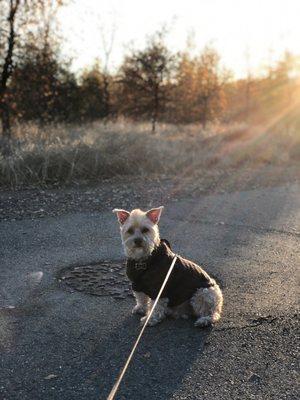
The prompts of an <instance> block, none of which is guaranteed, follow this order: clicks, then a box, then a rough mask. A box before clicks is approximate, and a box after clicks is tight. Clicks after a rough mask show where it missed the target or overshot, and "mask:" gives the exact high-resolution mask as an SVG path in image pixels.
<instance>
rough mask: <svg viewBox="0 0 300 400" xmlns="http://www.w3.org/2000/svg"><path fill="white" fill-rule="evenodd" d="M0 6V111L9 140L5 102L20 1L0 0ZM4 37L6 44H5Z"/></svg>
mask: <svg viewBox="0 0 300 400" xmlns="http://www.w3.org/2000/svg"><path fill="white" fill-rule="evenodd" d="M0 5H1V15H0V18H1V21H0V22H1V25H0V29H1V38H3V39H2V41H1V48H0V49H1V55H2V57H3V58H2V57H1V58H2V59H3V61H2V62H1V82H0V111H1V120H2V132H3V136H4V137H6V138H8V139H10V136H11V130H10V118H9V105H8V100H7V96H6V94H7V88H8V81H9V78H10V77H11V75H12V72H13V66H14V60H13V55H14V48H15V44H16V20H17V18H18V13H19V11H20V5H21V0H9V1H5V0H2V1H1V2H0ZM5 36H6V43H5Z"/></svg>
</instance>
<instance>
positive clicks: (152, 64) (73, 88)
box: [0, 0, 299, 138]
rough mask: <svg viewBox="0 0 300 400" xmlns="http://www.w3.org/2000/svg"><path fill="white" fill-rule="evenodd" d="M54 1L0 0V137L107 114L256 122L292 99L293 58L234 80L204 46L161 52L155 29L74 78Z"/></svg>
mask: <svg viewBox="0 0 300 400" xmlns="http://www.w3.org/2000/svg"><path fill="white" fill-rule="evenodd" d="M63 4H64V2H63V1H59V0H0V74H1V75H0V79H1V82H0V117H1V121H2V135H3V136H4V137H7V138H10V137H11V126H12V124H13V123H14V122H15V121H38V122H40V123H48V122H52V121H58V122H59V121H66V122H79V123H83V122H86V121H91V120H96V119H103V120H105V121H106V120H108V119H115V118H118V117H119V116H125V117H127V118H130V119H131V120H144V121H150V122H151V126H152V131H153V132H154V131H155V129H156V124H157V122H161V121H162V122H172V123H182V124H183V123H184V124H187V123H200V124H202V125H203V126H204V127H205V126H206V125H207V123H209V122H214V121H216V120H218V121H243V120H247V119H249V118H256V119H257V120H259V119H263V118H266V117H269V116H271V115H273V114H274V113H275V112H278V111H280V110H282V109H283V108H284V109H285V108H289V107H290V108H292V107H293V104H295V98H297V97H299V83H298V82H299V81H298V77H299V75H298V74H299V71H295V65H296V63H295V57H294V56H292V55H291V54H289V53H285V54H284V55H283V57H282V59H281V60H279V61H278V62H277V63H276V65H272V66H269V67H268V68H267V70H266V73H265V74H264V75H263V76H253V75H252V74H251V73H250V72H249V74H248V76H247V77H246V78H243V79H234V77H233V74H232V73H231V72H230V71H229V70H227V69H225V68H223V67H222V65H221V60H220V56H219V54H218V53H217V51H216V50H215V49H214V48H213V47H212V46H206V47H205V48H204V49H203V50H202V51H201V52H200V54H197V55H195V54H194V53H193V52H191V51H190V50H189V49H188V48H187V49H186V50H184V51H182V52H180V53H173V52H171V51H170V49H168V47H167V45H166V42H165V34H164V32H163V31H161V32H158V33H156V34H154V35H153V36H152V37H151V38H149V40H148V42H147V43H146V45H145V48H143V49H131V50H130V51H128V53H127V55H126V56H125V57H124V60H123V62H122V65H121V66H120V67H119V69H118V71H116V72H114V73H111V72H109V70H108V69H107V67H106V65H104V64H105V63H104V64H103V65H102V64H101V60H100V61H97V62H95V64H94V65H93V66H92V67H90V68H89V69H86V70H85V71H83V72H82V73H81V74H79V75H75V74H74V73H72V72H71V69H70V62H67V61H65V60H63V59H62V57H61V54H60V47H59V44H60V41H59V38H58V37H57V35H56V29H55V21H56V19H55V16H56V13H57V10H58V9H59V7H61V6H62V5H63Z"/></svg>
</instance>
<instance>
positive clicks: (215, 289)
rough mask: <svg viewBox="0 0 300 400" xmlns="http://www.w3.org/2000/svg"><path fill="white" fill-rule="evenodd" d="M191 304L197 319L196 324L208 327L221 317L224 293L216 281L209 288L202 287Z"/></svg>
mask: <svg viewBox="0 0 300 400" xmlns="http://www.w3.org/2000/svg"><path fill="white" fill-rule="evenodd" d="M191 305H192V307H193V311H194V314H195V316H196V317H197V320H196V322H195V326H198V327H206V326H210V325H212V324H214V323H215V322H217V321H218V320H219V319H220V317H221V312H222V306H223V295H222V292H221V289H220V288H219V286H218V285H217V284H216V283H215V284H214V286H211V287H209V288H201V289H198V290H197V291H196V293H195V294H194V296H193V297H192V298H191Z"/></svg>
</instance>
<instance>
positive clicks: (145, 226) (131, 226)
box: [113, 207, 163, 260]
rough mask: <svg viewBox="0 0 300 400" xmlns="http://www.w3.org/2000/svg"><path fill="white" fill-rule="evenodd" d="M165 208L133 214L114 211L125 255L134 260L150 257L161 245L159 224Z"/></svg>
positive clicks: (132, 212)
mask: <svg viewBox="0 0 300 400" xmlns="http://www.w3.org/2000/svg"><path fill="white" fill-rule="evenodd" d="M162 210H163V207H158V208H152V209H151V210H149V211H142V210H140V209H138V208H137V209H135V210H132V211H131V212H129V211H126V210H121V209H118V208H116V209H114V210H113V212H114V213H116V214H117V217H118V221H119V224H120V229H121V238H122V243H123V246H124V250H125V254H126V256H127V257H129V258H133V259H134V260H141V259H143V258H146V257H148V256H149V255H150V254H151V253H152V251H153V250H154V248H155V247H156V246H157V245H158V244H159V242H160V237H159V230H158V222H159V219H160V215H161V212H162Z"/></svg>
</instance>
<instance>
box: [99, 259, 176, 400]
mask: <svg viewBox="0 0 300 400" xmlns="http://www.w3.org/2000/svg"><path fill="white" fill-rule="evenodd" d="M176 260H177V256H175V257H174V258H173V261H172V264H171V266H170V268H169V271H168V273H167V275H166V277H165V280H164V282H163V284H162V285H161V288H160V290H159V292H158V295H157V297H156V299H155V302H154V304H153V306H152V308H151V311H150V313H149V314H148V316H147V319H146V321H145V323H144V325H143V327H142V329H141V332H140V334H139V336H138V337H137V339H136V341H135V343H134V346H133V348H132V350H131V352H130V354H129V356H128V358H127V361H126V363H125V365H124V367H123V369H122V371H121V373H120V375H119V378H118V379H117V381H116V383H115V384H114V386H113V388H112V390H111V392H110V393H109V395H108V397H107V400H113V399H114V398H115V395H116V393H117V391H118V389H119V386H120V383H121V381H122V379H123V377H124V375H125V372H126V370H127V368H128V365H129V363H130V361H131V359H132V357H133V354H134V352H135V350H136V348H137V346H138V344H139V341H140V339H141V337H142V335H143V333H144V330H145V328H146V326H147V324H148V322H149V319H150V318H151V316H152V314H153V311H154V309H155V307H156V305H157V303H158V300H159V299H160V296H161V294H162V292H163V290H164V287H165V286H166V283H167V281H168V279H169V276H170V275H171V272H172V270H173V268H174V265H175V263H176Z"/></svg>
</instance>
